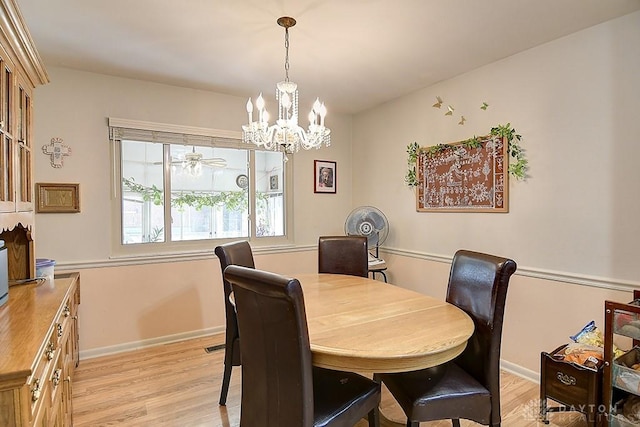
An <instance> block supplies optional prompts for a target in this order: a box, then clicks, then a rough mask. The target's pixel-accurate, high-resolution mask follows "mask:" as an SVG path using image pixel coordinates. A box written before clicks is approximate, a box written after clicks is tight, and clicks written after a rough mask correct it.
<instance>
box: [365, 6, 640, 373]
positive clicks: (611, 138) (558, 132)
mask: <svg viewBox="0 0 640 427" xmlns="http://www.w3.org/2000/svg"><path fill="white" fill-rule="evenodd" d="M638 41H640V13H637V12H636V13H634V14H631V15H627V16H625V17H622V18H620V19H616V20H614V21H610V22H607V23H604V24H602V25H599V26H596V27H592V28H590V29H587V30H584V31H581V32H579V33H576V34H573V35H571V36H568V37H565V38H563V39H560V40H557V41H554V42H551V43H548V44H545V45H542V46H539V47H536V48H534V49H531V50H529V51H526V52H522V53H520V54H518V55H514V56H512V57H509V58H506V59H503V60H500V61H497V62H495V63H493V64H490V65H488V66H485V67H483V68H481V69H478V70H475V71H472V72H470V73H467V74H464V75H461V76H458V77H456V78H454V79H451V80H447V81H444V82H441V83H439V84H436V85H434V86H431V87H428V88H425V89H422V90H418V91H416V92H414V93H411V94H409V95H407V96H404V97H402V98H399V99H397V100H394V101H391V102H388V103H386V104H384V105H381V106H379V107H377V108H374V109H372V110H370V111H367V112H364V113H361V114H358V115H357V116H355V118H354V126H353V128H354V134H353V151H354V153H358V157H357V161H354V170H353V175H354V188H353V194H354V200H353V204H354V206H357V205H361V204H371V205H374V206H377V207H378V208H380V209H381V210H382V211H384V212H385V214H386V215H387V217H388V219H389V222H390V224H391V231H390V234H389V239H388V240H387V242H386V243H385V246H386V247H387V248H386V251H385V255H384V256H385V259H386V260H387V262H388V264H389V270H390V273H389V275H390V278H391V281H393V282H395V283H399V284H402V285H403V286H407V287H410V288H413V289H415V290H418V291H420V292H424V293H427V294H432V295H436V296H442V297H443V296H444V295H445V292H446V283H447V277H448V265H447V264H443V263H442V262H441V261H448V260H449V259H450V258H451V257H452V256H453V254H454V252H455V251H456V250H457V249H459V248H466V249H472V250H479V251H484V252H489V253H495V254H499V255H504V256H508V257H511V258H513V259H515V260H516V261H517V263H518V266H519V271H518V273H516V276H514V278H513V279H512V287H511V289H510V291H509V295H508V300H507V314H506V318H505V322H506V325H505V331H504V340H503V360H505V361H507V362H509V363H511V364H515V365H517V366H519V367H522V368H524V370H525V371H526V370H530V371H536V372H537V371H538V369H539V357H540V351H543V350H545V351H549V350H552V349H553V348H555V347H556V346H557V345H559V344H562V343H564V342H566V341H567V340H568V337H569V335H572V334H574V333H575V332H577V331H578V330H579V329H580V328H581V327H582V326H583V325H584V324H586V323H587V322H588V321H590V320H596V322H597V324H598V325H599V326H600V327H603V326H604V325H603V301H604V300H605V299H607V298H611V299H614V300H618V301H628V300H630V298H631V294H630V291H629V289H630V288H631V287H640V262H638V253H640V239H639V237H640V221H638V218H639V217H640V198H639V197H637V194H638V191H637V190H636V189H635V187H636V186H637V183H639V182H640V168H639V167H638V166H637V161H636V159H637V158H638V157H639V156H640V144H638V135H639V134H640V133H639V132H640V121H639V120H638V111H640V79H638V75H639V73H640V55H638V54H637V52H638V48H637V45H638ZM460 54H464V49H461V52H460ZM436 96H440V97H442V99H443V100H444V103H445V105H448V104H451V105H453V106H454V107H455V115H454V116H453V117H448V116H444V112H445V111H443V110H439V109H436V108H433V107H432V104H433V103H434V102H435V100H436ZM485 101H486V102H487V103H489V104H490V106H489V108H488V109H487V110H486V111H482V110H481V109H480V108H479V107H480V106H481V105H482V102H485ZM461 114H462V115H464V116H465V118H466V119H467V121H466V123H465V125H464V126H461V125H458V121H459V116H460V115H461ZM507 122H510V123H511V124H512V125H513V127H515V128H516V130H517V131H518V133H520V134H522V135H523V141H522V146H523V147H524V148H525V150H526V155H527V158H528V159H529V161H530V165H531V169H530V176H529V178H528V179H527V180H526V181H524V182H516V181H512V182H511V183H510V186H509V190H510V211H509V213H508V214H482V213H476V214H470V213H418V212H416V210H415V194H414V191H413V190H412V189H409V188H408V187H406V186H405V185H404V183H403V176H404V173H405V172H406V170H407V165H406V162H407V153H406V146H407V145H408V144H410V143H412V142H414V141H417V142H418V143H419V144H420V145H421V146H430V145H436V144H438V143H441V142H453V141H459V140H463V139H467V138H470V137H472V136H474V135H484V134H487V133H488V132H489V130H490V128H491V127H493V126H495V125H497V124H506V123H507ZM372 177H373V178H372ZM372 182H373V183H374V184H375V185H372ZM430 259H435V260H436V261H435V262H432V261H429V260H430Z"/></svg>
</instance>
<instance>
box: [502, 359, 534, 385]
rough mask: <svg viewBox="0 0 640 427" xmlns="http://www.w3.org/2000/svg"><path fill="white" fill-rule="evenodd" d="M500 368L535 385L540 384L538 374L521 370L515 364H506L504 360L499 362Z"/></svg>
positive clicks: (520, 367)
mask: <svg viewBox="0 0 640 427" xmlns="http://www.w3.org/2000/svg"><path fill="white" fill-rule="evenodd" d="M500 368H501V369H503V370H505V371H507V372H510V373H512V374H514V375H517V376H519V377H521V378H524V379H525V380H529V381H533V382H534V383H536V384H540V374H539V373H538V372H536V371H532V370H531V369H527V368H523V367H522V366H520V365H516V364H515V363H511V362H507V361H506V360H500Z"/></svg>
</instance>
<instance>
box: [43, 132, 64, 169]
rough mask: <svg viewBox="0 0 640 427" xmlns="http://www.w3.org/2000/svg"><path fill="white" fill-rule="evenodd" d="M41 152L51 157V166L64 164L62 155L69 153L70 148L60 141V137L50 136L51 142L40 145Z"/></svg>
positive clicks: (58, 166)
mask: <svg viewBox="0 0 640 427" xmlns="http://www.w3.org/2000/svg"><path fill="white" fill-rule="evenodd" d="M42 152H43V153H44V154H46V155H47V156H50V157H51V167H52V168H61V167H62V166H64V156H70V155H71V148H70V147H69V146H68V145H65V144H64V143H63V142H62V138H51V143H49V144H47V145H43V146H42Z"/></svg>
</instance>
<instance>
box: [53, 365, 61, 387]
mask: <svg viewBox="0 0 640 427" xmlns="http://www.w3.org/2000/svg"><path fill="white" fill-rule="evenodd" d="M61 374H62V369H56V370H55V371H54V372H53V376H52V377H51V382H52V383H53V386H54V387H58V384H60V375H61Z"/></svg>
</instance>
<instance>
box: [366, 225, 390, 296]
mask: <svg viewBox="0 0 640 427" xmlns="http://www.w3.org/2000/svg"><path fill="white" fill-rule="evenodd" d="M376 236H377V237H379V233H378V232H376ZM379 248H380V239H376V255H375V257H376V259H378V260H380V258H379V257H378V253H379V252H378V250H379ZM380 261H382V262H383V264H381V266H375V265H374V266H373V267H371V266H370V267H369V273H371V276H372V278H373V279H374V280H375V278H376V274H377V273H380V274H382V277H383V278H384V281H385V283H387V275H386V274H385V270H386V269H387V265H386V264H384V261H383V260H380Z"/></svg>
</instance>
